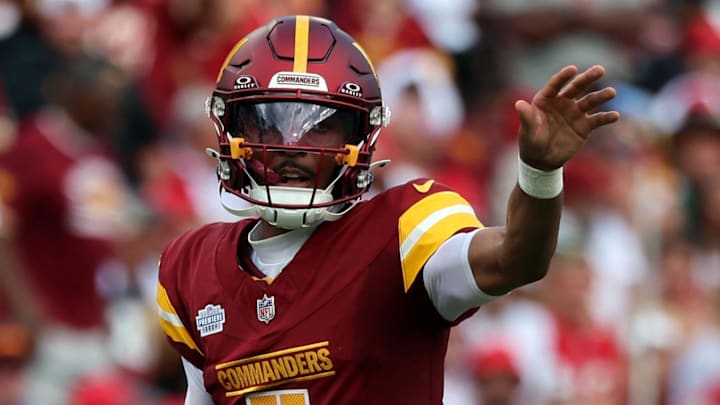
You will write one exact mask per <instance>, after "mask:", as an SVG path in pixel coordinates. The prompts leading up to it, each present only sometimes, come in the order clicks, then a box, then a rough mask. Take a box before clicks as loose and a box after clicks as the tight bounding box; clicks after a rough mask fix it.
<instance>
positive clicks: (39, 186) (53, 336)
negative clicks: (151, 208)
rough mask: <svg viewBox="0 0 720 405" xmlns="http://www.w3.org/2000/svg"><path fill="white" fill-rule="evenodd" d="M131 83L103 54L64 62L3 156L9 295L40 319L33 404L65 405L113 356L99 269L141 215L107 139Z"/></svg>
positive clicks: (16, 306)
mask: <svg viewBox="0 0 720 405" xmlns="http://www.w3.org/2000/svg"><path fill="white" fill-rule="evenodd" d="M122 80H123V78H122V74H121V73H120V72H118V71H117V70H116V69H113V68H112V67H110V66H109V65H107V64H105V63H103V62H101V61H98V60H91V59H86V58H81V59H77V60H73V61H72V62H71V63H69V64H67V65H63V66H61V67H60V68H59V70H58V73H56V74H54V75H52V76H51V77H50V79H49V81H48V82H47V83H46V85H47V90H48V94H49V96H48V97H49V100H51V101H52V106H51V107H48V108H46V109H43V110H41V111H39V112H38V113H37V114H35V115H34V116H32V117H30V118H28V119H27V120H25V121H23V122H21V123H20V126H19V129H18V135H17V137H16V138H15V142H14V143H13V144H11V145H10V146H9V148H7V149H6V150H4V151H2V153H0V170H2V176H3V178H4V180H5V182H6V185H5V187H3V189H2V191H3V193H2V196H1V197H2V198H1V200H2V204H3V206H4V208H3V214H4V217H9V219H10V220H9V221H4V222H3V225H4V226H3V228H4V230H3V233H4V234H6V235H8V236H9V239H8V240H9V241H10V242H11V245H10V246H8V248H7V249H5V251H4V252H3V253H5V255H3V256H2V257H0V259H2V260H3V261H4V262H3V264H2V266H0V271H2V272H3V273H6V274H7V275H9V276H7V277H11V278H13V279H14V280H15V282H14V283H13V284H5V283H3V284H2V290H1V291H0V292H1V293H2V295H3V296H5V297H6V298H7V297H9V298H15V299H16V300H15V301H14V302H11V303H10V304H11V307H10V309H11V314H13V313H17V314H26V315H29V316H31V317H32V318H31V319H23V320H26V321H28V322H29V324H30V325H31V326H32V327H33V328H34V329H33V332H34V333H37V339H38V347H37V352H36V353H35V356H34V358H33V362H32V364H31V371H30V377H29V384H30V385H29V389H28V390H27V391H26V394H27V395H28V398H27V400H28V401H30V403H46V404H52V403H63V400H64V395H65V390H66V389H67V387H68V385H69V383H70V381H72V379H73V378H75V377H76V376H77V375H78V374H79V373H81V372H84V371H86V370H90V369H93V368H97V367H102V366H103V365H105V364H106V363H107V351H106V347H105V331H104V324H105V322H104V316H105V313H104V308H105V303H104V300H103V298H102V297H101V296H100V294H99V292H98V291H97V289H96V287H95V277H96V270H97V269H98V268H99V266H101V265H102V264H103V263H104V262H105V261H106V260H108V259H110V258H111V257H112V255H113V249H112V245H113V241H114V240H115V239H117V238H122V237H124V236H125V235H127V234H128V233H129V232H132V231H133V229H132V226H133V222H134V220H133V217H132V216H131V214H132V212H131V208H132V204H131V201H132V199H131V195H130V194H129V190H128V188H127V185H126V183H125V181H124V177H123V175H122V173H121V171H120V169H119V168H118V166H117V164H116V163H115V162H114V160H113V157H112V153H110V154H108V153H107V147H106V145H107V138H104V137H103V135H105V134H107V131H108V130H109V128H111V125H112V123H113V120H114V119H116V118H117V117H118V115H117V99H118V98H117V92H118V91H119V89H120V88H121V84H122ZM38 247H42V250H41V251H38ZM29 309H30V310H29ZM78 353H82V355H81V356H78Z"/></svg>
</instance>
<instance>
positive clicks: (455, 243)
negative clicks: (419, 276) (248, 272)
mask: <svg viewBox="0 0 720 405" xmlns="http://www.w3.org/2000/svg"><path fill="white" fill-rule="evenodd" d="M485 232H488V229H480V230H476V231H474V232H470V233H459V234H456V235H454V236H452V237H450V238H449V239H448V240H446V241H445V242H444V243H443V244H442V245H441V246H440V247H439V248H438V249H437V251H435V253H434V254H433V255H432V256H431V257H430V259H428V261H427V263H425V266H424V270H423V282H424V284H425V290H426V291H427V293H428V296H429V297H430V300H431V301H432V303H433V305H434V306H435V309H436V310H437V311H438V313H439V314H440V315H441V316H442V317H443V318H445V319H446V320H448V321H450V322H453V321H455V320H456V319H458V318H459V317H460V316H461V315H462V314H463V313H465V312H466V311H468V310H469V309H472V308H477V307H479V306H480V305H483V304H487V303H489V302H491V301H493V300H494V299H496V298H498V297H497V296H493V295H489V294H487V293H485V292H484V291H483V290H482V289H481V288H480V287H478V285H477V283H476V282H475V277H474V274H473V269H472V268H471V265H470V260H469V249H470V246H471V244H472V243H473V241H474V240H475V238H476V237H477V236H476V235H478V234H481V233H485Z"/></svg>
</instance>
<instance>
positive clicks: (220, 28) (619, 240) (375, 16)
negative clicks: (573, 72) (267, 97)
mask: <svg viewBox="0 0 720 405" xmlns="http://www.w3.org/2000/svg"><path fill="white" fill-rule="evenodd" d="M287 14H313V15H320V16H325V17H329V18H331V19H333V20H335V21H336V22H337V23H338V24H339V25H340V26H341V27H343V28H344V29H345V30H346V31H348V32H349V33H350V34H351V35H353V36H354V37H355V38H356V39H357V40H358V42H360V44H361V45H362V46H363V47H364V48H365V49H366V51H367V52H368V54H369V56H370V58H371V60H373V61H374V62H375V66H376V69H377V71H378V72H379V76H380V80H381V83H382V86H383V92H384V95H385V97H386V102H387V104H388V105H389V106H390V108H391V109H392V111H393V123H392V125H391V126H390V127H389V128H387V129H386V130H385V131H384V132H383V135H382V137H381V139H380V141H379V149H378V152H377V153H376V158H377V159H382V158H390V159H392V161H393V163H392V164H391V165H390V166H389V167H388V168H385V169H382V170H381V171H380V172H378V175H379V176H378V181H377V183H376V184H375V186H374V191H375V192H377V191H379V190H382V189H384V188H387V187H391V186H393V185H395V184H399V183H401V182H404V181H406V180H408V179H410V178H412V177H415V176H419V175H423V176H430V177H434V178H436V179H437V180H438V181H441V182H443V183H446V184H448V185H449V186H451V187H453V188H455V189H457V190H458V191H460V192H461V193H463V194H464V195H465V196H466V197H467V198H468V200H469V201H470V202H471V203H472V204H473V206H474V208H475V210H476V212H477V214H478V216H479V217H480V218H481V219H482V220H483V222H484V223H485V224H488V225H493V224H497V223H501V222H502V221H503V218H504V214H505V213H504V202H505V201H506V197H507V195H508V193H509V191H510V187H511V186H512V185H513V184H514V183H513V182H514V178H515V176H516V172H515V164H516V163H515V159H516V158H515V156H516V150H515V133H516V128H517V125H518V123H517V121H516V116H515V113H514V111H513V107H512V106H513V102H514V100H516V99H517V98H521V97H524V98H529V97H530V96H531V95H532V94H533V93H534V91H536V90H537V88H538V86H540V85H541V84H542V83H543V82H544V80H545V79H546V78H547V77H549V75H550V74H551V73H552V72H554V71H555V70H557V69H558V68H560V67H561V66H563V65H565V64H576V65H578V66H579V67H581V68H583V67H589V66H591V65H593V64H602V65H604V66H605V67H606V69H607V72H608V74H607V77H606V78H605V81H604V83H603V85H612V86H615V87H616V88H617V90H618V97H617V99H616V100H614V101H613V102H612V105H611V107H612V108H614V109H617V110H619V111H620V112H621V113H622V114H623V119H622V121H621V122H620V123H618V124H616V125H612V126H610V127H609V128H607V129H602V130H601V131H598V133H597V134H596V135H595V136H594V137H593V138H592V140H591V142H590V143H589V144H588V146H587V148H586V149H585V150H584V151H583V152H582V153H581V155H580V156H578V157H577V158H576V159H574V160H573V161H572V162H570V164H568V167H567V168H566V174H565V182H566V186H565V189H566V192H565V202H566V209H565V211H564V216H563V223H562V227H561V237H560V246H559V248H558V255H557V257H556V259H555V260H554V261H553V264H552V266H553V271H551V274H550V276H548V277H547V278H546V279H545V280H543V281H541V282H539V283H536V284H533V285H530V286H527V287H524V288H522V289H520V290H517V291H515V292H513V293H512V294H510V295H509V296H508V297H506V298H504V299H501V300H499V301H497V302H496V303H493V304H491V305H489V306H487V308H484V309H483V310H481V311H480V312H479V313H478V314H477V315H475V316H474V317H472V318H471V319H469V320H468V321H467V322H465V323H464V324H462V325H461V326H460V327H459V328H457V329H456V330H455V331H454V332H453V335H452V339H451V346H450V350H449V353H448V358H447V367H446V368H447V370H446V401H445V402H446V403H447V404H452V405H455V404H457V405H463V404H482V403H491V400H493V399H495V400H498V399H506V398H509V397H513V398H515V400H516V402H515V403H519V404H580V403H582V404H668V405H674V404H720V1H719V0H705V1H702V0H694V1H680V0H674V1H673V0H666V1H661V0H475V1H473V0H445V1H432V0H405V1H403V0H363V1H361V0H325V1H323V0H306V1H303V0H265V1H260V0H127V1H121V0H115V1H112V0H25V1H20V0H16V1H13V0H0V154H2V152H3V151H4V150H8V149H9V148H10V147H11V146H12V145H13V143H14V142H16V140H17V139H18V137H20V136H23V134H22V130H21V128H22V123H23V122H24V120H27V119H32V118H33V117H35V116H36V115H37V114H38V113H40V112H41V111H43V110H44V109H45V107H46V106H47V104H48V100H47V97H46V92H45V91H46V89H47V85H48V81H49V80H51V79H52V78H53V77H54V76H53V74H54V73H55V72H56V71H57V70H58V69H59V68H60V66H62V64H63V63H65V62H66V61H67V60H70V59H72V58H78V57H82V58H93V59H97V58H100V59H102V60H104V61H105V62H106V63H107V64H108V65H109V66H111V67H113V69H114V70H113V72H114V73H115V74H114V75H113V76H112V78H106V77H100V78H95V80H111V81H113V83H112V84H113V86H115V89H116V91H117V93H116V94H117V95H118V98H119V99H120V100H121V101H122V105H121V108H120V109H119V110H118V111H117V113H116V114H117V115H116V116H113V117H108V120H109V121H112V122H113V123H114V125H113V126H112V128H111V130H110V131H109V132H108V137H107V139H104V142H107V144H108V145H109V146H110V147H111V150H112V157H113V164H114V165H116V168H117V169H118V170H119V172H120V173H122V179H121V181H115V182H113V183H112V184H113V188H112V189H111V190H105V192H104V193H103V194H102V195H103V196H104V197H105V198H100V199H99V201H98V199H97V198H95V199H93V200H92V201H81V202H80V204H81V205H82V204H86V205H87V206H89V207H91V208H92V209H91V210H90V211H92V212H91V213H92V215H89V217H88V218H84V219H83V218H81V219H78V218H74V219H73V220H77V221H81V222H82V221H83V220H84V221H86V223H85V225H88V223H87V221H90V222H91V223H90V225H94V226H95V227H97V225H98V224H101V229H94V233H93V234H92V236H93V237H94V238H98V239H101V240H102V241H103V243H106V244H107V245H108V246H110V247H111V248H112V250H111V253H109V254H107V256H106V257H105V258H104V260H103V263H102V266H100V268H99V269H98V271H97V273H96V274H94V275H93V279H92V280H90V281H91V284H94V285H96V286H97V288H98V291H99V292H100V297H101V300H100V301H98V302H93V303H88V305H87V307H88V308H90V307H91V306H92V308H93V310H96V311H97V310H98V309H99V310H100V313H101V314H102V318H103V319H102V321H101V322H100V323H99V324H97V325H93V327H92V328H89V329H82V328H80V329H78V328H73V327H72V325H71V326H68V325H64V324H63V320H62V319H52V318H50V319H47V318H42V320H41V321H40V322H37V320H36V321H35V322H33V321H28V322H24V321H27V320H28V319H30V318H26V317H25V316H24V314H23V313H22V311H18V310H17V308H14V309H13V307H12V306H11V305H9V304H8V301H9V297H7V296H6V297H3V296H2V295H0V298H1V299H2V300H0V301H2V302H3V304H2V306H0V403H2V404H4V403H14V402H12V401H13V400H14V399H13V398H15V399H17V398H20V397H23V396H25V395H26V393H27V392H29V391H30V390H31V388H30V387H33V388H32V390H35V395H36V396H35V397H34V400H38V398H40V399H41V402H36V403H47V404H50V403H55V402H54V401H58V398H63V399H62V402H57V403H63V402H64V403H69V404H73V405H76V404H94V403H98V404H100V403H102V404H179V403H182V392H183V390H184V376H183V374H182V370H181V368H180V366H179V362H178V361H177V359H176V358H175V357H174V354H173V353H170V352H169V351H168V350H167V349H168V348H167V345H165V344H164V342H163V340H162V336H161V335H160V333H159V331H158V330H157V328H156V326H155V323H154V288H155V280H156V279H155V276H156V273H155V272H156V264H157V260H158V253H159V251H160V249H161V248H162V247H163V246H164V245H165V243H167V242H168V241H169V240H170V239H171V238H173V237H174V236H176V235H178V234H179V233H180V232H182V231H184V230H186V229H188V228H190V227H193V226H197V225H198V224H202V223H206V222H210V221H231V220H233V218H232V217H230V216H229V215H228V214H225V213H224V212H223V211H222V209H221V208H220V205H219V204H218V203H217V194H216V188H215V187H214V181H215V180H214V162H213V161H212V160H211V159H209V158H207V157H206V156H205V154H204V152H203V150H204V148H205V147H208V146H213V145H214V143H215V140H214V133H213V129H212V127H211V125H210V122H209V121H208V120H207V119H206V117H205V115H204V109H203V104H204V99H205V97H206V96H207V95H208V94H209V92H210V91H211V89H212V86H213V83H214V80H215V76H216V75H217V69H218V67H219V66H220V65H221V63H222V61H223V59H224V58H225V55H226V53H227V52H228V51H229V50H230V49H231V48H232V46H233V45H234V44H235V42H236V41H237V40H238V39H240V37H242V36H243V34H244V33H247V32H248V31H250V30H251V29H253V28H256V27H257V26H259V25H261V24H263V23H265V22H266V21H267V20H268V19H269V18H271V17H272V16H279V15H287ZM118 73H119V74H118ZM100 76H102V75H100ZM111 118H112V119H111ZM67 142H69V143H70V144H73V143H74V142H82V140H79V139H68V140H67ZM43 152H44V151H37V155H35V154H32V155H28V156H23V157H22V158H23V159H26V160H27V161H28V162H32V161H33V160H34V159H42V158H43ZM81 160H82V159H79V160H78V162H76V163H78V164H80V163H82V162H81ZM0 174H2V173H0ZM98 176H99V177H98ZM93 179H94V180H97V179H102V176H101V175H100V174H97V173H96V177H94V178H93ZM91 180H92V179H91ZM116 180H117V179H116ZM103 181H104V180H103ZM3 182H4V183H3ZM9 182H10V181H9V180H7V179H6V178H4V177H2V176H0V196H2V198H0V202H1V201H2V200H3V199H5V200H9V199H10V198H11V197H10V194H11V192H10V191H12V190H11V189H12V187H9V186H7V184H8V183H9ZM3 184H5V186H6V187H4V190H5V191H4V194H3V193H2V190H3V187H2V185H3ZM103 184H105V183H103ZM78 187H79V188H81V189H82V187H80V186H78ZM8 190H10V191H8ZM73 190H75V191H77V187H76V188H75V189H73ZM65 191H66V192H67V193H72V192H73V191H72V190H65ZM108 196H112V198H107V197H108ZM66 197H67V198H69V199H71V200H72V199H78V198H83V196H77V195H68V196H66ZM85 197H87V196H85ZM95 197H97V196H95ZM87 198H90V197H87ZM83 206H85V205H83ZM0 208H1V209H2V210H0V212H2V213H3V214H2V215H1V216H0V218H3V220H2V225H0V230H2V232H1V233H0V237H3V238H5V240H9V241H12V238H13V237H12V235H13V232H12V228H13V226H12V222H13V217H14V215H15V214H14V213H13V212H12V210H11V209H10V208H9V205H8V206H6V207H5V208H2V204H0ZM82 225H83V224H82V223H81V224H80V225H78V226H79V227H80V228H82ZM8 246H11V245H8ZM36 248H37V255H43V254H45V253H44V248H45V246H37V247H36ZM11 249H12V247H11ZM10 257H11V255H9V254H7V253H6V254H4V255H3V251H2V250H0V265H8V264H7V263H9V262H8V261H7V260H9V258H10ZM8 266H9V265H8ZM52 271H54V272H56V273H57V272H60V274H68V277H70V278H72V277H71V276H70V274H71V273H72V271H73V268H67V266H64V265H63V263H58V264H57V268H56V269H52ZM48 272H51V270H48ZM7 280H8V279H7V278H6V279H3V281H2V282H6V283H8V282H9V281H7ZM59 288H60V287H59ZM63 288H65V289H64V290H62V291H60V292H59V293H60V294H65V296H66V297H67V299H68V300H70V299H73V298H72V297H77V296H78V291H76V290H73V288H72V283H69V284H68V285H65V287H63ZM7 290H8V289H5V291H6V293H5V294H6V295H8V294H7ZM10 290H12V287H11V288H10ZM0 291H3V290H2V289H0ZM0 294H2V293H1V292H0ZM79 295H82V294H79ZM15 298H17V297H15ZM38 299H39V298H38V297H34V296H32V295H29V296H25V297H20V301H19V302H26V303H27V302H30V303H32V302H36V301H37V300H38ZM98 306H99V307H98ZM21 309H22V308H21ZM66 328H71V329H73V333H75V334H76V335H73V336H78V334H79V336H82V335H83V334H84V333H85V331H87V335H88V339H90V340H92V339H95V338H98V335H97V334H98V331H100V332H99V333H100V335H99V336H100V337H99V339H100V340H101V345H100V346H98V350H99V351H101V352H102V353H101V354H100V357H102V359H103V360H101V361H98V362H97V367H93V368H88V370H87V372H84V373H65V375H62V374H63V370H60V371H58V373H57V374H54V373H50V372H49V371H48V370H39V371H38V369H37V368H38V363H35V355H37V353H42V352H43V351H44V350H49V349H47V347H45V345H46V341H47V340H53V339H55V338H57V336H58V335H62V331H63V330H65V329H66ZM105 332H107V338H106V336H105ZM62 340H63V339H62V338H59V341H61V342H62ZM71 340H75V342H76V343H77V341H78V339H76V338H73V339H71ZM59 347H60V349H59V350H61V351H62V350H63V349H62V348H63V347H64V346H62V343H60V346H59ZM88 356H89V355H88V354H87V353H84V352H82V351H81V352H74V353H72V354H71V355H69V356H64V361H68V362H69V364H72V363H80V364H82V363H85V364H88V363H89V362H90V361H89V360H88V359H89V357H88ZM33 365H35V368H34V369H33V370H32V371H29V370H31V367H32V366H33ZM66 370H70V368H67V369H66ZM45 371H48V372H47V373H45V377H48V376H49V377H48V378H46V380H45V381H46V382H45V383H46V386H45V387H40V388H37V387H34V386H33V385H32V384H34V382H33V378H34V374H32V373H37V372H40V373H43V372H45ZM53 376H58V377H57V380H53V378H54V377H53ZM61 381H62V383H61ZM53 383H55V384H53ZM36 388H37V389H36ZM42 395H47V397H46V398H42ZM498 403H503V402H498Z"/></svg>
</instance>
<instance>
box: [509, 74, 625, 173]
mask: <svg viewBox="0 0 720 405" xmlns="http://www.w3.org/2000/svg"><path fill="white" fill-rule="evenodd" d="M604 74H605V69H603V67H601V66H593V67H591V68H589V69H587V70H585V71H584V72H582V73H580V74H577V68H576V67H575V66H566V67H564V68H563V69H561V70H560V71H559V72H557V73H556V74H555V75H554V76H553V77H552V78H550V80H549V81H548V82H547V83H546V84H545V86H543V88H542V89H540V91H538V92H537V93H536V94H535V96H534V97H533V99H532V104H531V103H528V102H526V101H524V100H519V101H517V102H516V103H515V109H516V111H517V112H518V114H519V115H520V122H521V126H520V132H519V147H520V157H521V158H522V160H523V161H524V162H525V163H527V164H529V165H530V166H533V167H535V168H537V169H541V170H552V169H556V168H558V167H560V166H562V165H564V164H565V162H567V161H568V160H570V159H571V158H572V157H573V156H574V155H575V154H576V153H577V152H578V151H579V150H580V149H581V148H582V146H583V145H584V144H585V141H587V139H588V137H589V136H590V133H591V132H592V131H593V130H594V129H595V128H598V127H601V126H603V125H607V124H611V123H613V122H616V121H617V120H618V119H620V114H619V113H618V112H617V111H597V112H596V111H594V110H595V109H596V108H598V107H600V106H601V105H602V104H604V103H606V102H607V101H609V100H611V99H613V98H614V97H615V94H616V93H615V89H613V88H612V87H605V88H603V89H601V90H597V91H592V92H589V91H588V90H589V89H591V88H592V86H593V84H595V83H596V82H597V81H598V80H599V79H600V78H602V77H603V75H604Z"/></svg>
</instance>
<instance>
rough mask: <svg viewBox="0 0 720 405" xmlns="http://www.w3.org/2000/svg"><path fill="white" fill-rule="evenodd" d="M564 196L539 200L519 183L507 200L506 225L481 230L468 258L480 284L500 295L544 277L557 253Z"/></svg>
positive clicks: (474, 239) (488, 291)
mask: <svg viewBox="0 0 720 405" xmlns="http://www.w3.org/2000/svg"><path fill="white" fill-rule="evenodd" d="M561 208H562V195H558V196H557V197H555V198H550V199H540V198H535V197H531V196H529V195H528V194H526V193H525V192H524V191H523V190H521V189H520V187H519V186H516V187H515V188H514V190H513V191H512V193H511V195H510V199H509V201H508V210H507V211H508V215H507V222H506V225H505V226H504V227H496V228H490V229H488V230H486V231H484V232H478V233H477V234H476V235H475V237H474V238H473V241H472V243H471V246H470V250H469V253H468V255H469V260H470V265H471V267H472V270H473V275H474V277H475V281H476V283H477V285H478V287H479V288H480V289H481V290H482V291H484V292H486V293H488V294H491V295H501V294H505V293H507V292H508V291H510V290H512V289H514V288H517V287H520V286H522V285H525V284H528V283H532V282H534V281H537V280H539V279H541V278H542V277H543V276H544V275H545V274H546V273H547V268H548V264H549V262H550V259H551V258H552V255H553V253H554V252H555V247H556V245H557V235H558V229H559V224H560V212H561Z"/></svg>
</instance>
